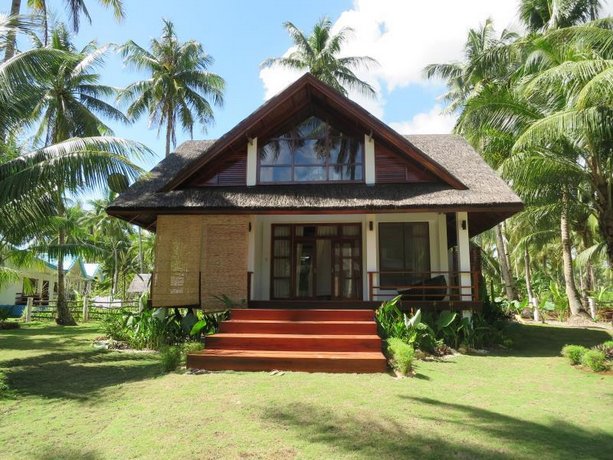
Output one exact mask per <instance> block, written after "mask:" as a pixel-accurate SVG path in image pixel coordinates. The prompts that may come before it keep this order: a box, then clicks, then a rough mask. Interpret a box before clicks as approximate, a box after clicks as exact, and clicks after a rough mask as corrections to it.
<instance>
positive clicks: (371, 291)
mask: <svg viewBox="0 0 613 460" xmlns="http://www.w3.org/2000/svg"><path fill="white" fill-rule="evenodd" d="M373 297H374V289H373V272H368V300H370V301H371V302H372V301H373V300H375V299H374V298H373Z"/></svg>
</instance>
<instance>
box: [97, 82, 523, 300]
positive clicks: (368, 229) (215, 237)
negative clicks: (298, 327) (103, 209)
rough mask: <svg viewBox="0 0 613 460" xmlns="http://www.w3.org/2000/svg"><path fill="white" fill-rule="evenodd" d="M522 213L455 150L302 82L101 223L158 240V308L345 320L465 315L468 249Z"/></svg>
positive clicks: (467, 154)
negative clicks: (354, 311)
mask: <svg viewBox="0 0 613 460" xmlns="http://www.w3.org/2000/svg"><path fill="white" fill-rule="evenodd" d="M521 209H522V202H521V200H520V199H519V198H518V197H517V195H516V194H515V193H513V191H512V190H511V189H510V188H509V187H508V186H507V185H506V184H505V183H504V182H503V181H502V180H501V179H500V178H499V177H498V176H497V175H496V174H495V173H494V171H492V170H491V168H490V167H489V166H488V165H487V164H486V163H485V162H484V161H483V160H482V159H481V157H480V156H479V155H478V154H477V152H475V151H474V150H473V149H472V147H470V145H468V144H467V143H466V141H464V140H463V139H462V138H461V137H458V136H456V135H413V136H401V135H400V134H398V133H396V132H395V131H393V130H392V129H391V128H389V127H388V126H386V125H385V124H384V123H382V122H381V121H380V120H378V119H377V118H375V117H373V116H372V115H370V114H369V113H368V112H367V111H366V110H364V109H363V108H362V107H360V106H359V105H357V104H356V103H354V102H352V101H351V100H349V99H347V98H345V97H343V96H342V95H341V94H339V93H337V92H336V91H334V90H333V89H331V88H330V87H328V86H327V85H325V84H324V83H322V82H320V81H318V80H317V79H315V78H314V77H313V76H311V75H310V74H306V75H305V76H303V77H302V78H300V79H299V80H297V81H296V82H295V83H293V84H292V85H291V86H289V87H288V88H287V89H285V90H284V91H283V92H281V93H280V94H278V95H277V96H275V97H273V98H272V99H270V100H269V101H267V102H266V103H265V104H264V105H262V106H261V107H260V108H258V109H257V110H256V111H255V112H253V113H252V114H251V115H250V116H248V117H247V118H246V119H244V120H243V121H241V122H240V123H239V124H238V125H236V127H234V128H233V129H232V130H230V131H229V132H228V133H227V134H225V135H224V136H222V137H221V138H220V139H218V140H217V141H189V142H186V143H184V144H182V145H181V146H180V147H179V148H178V149H177V151H176V153H175V154H173V155H170V156H169V157H168V158H166V159H165V160H163V161H162V162H160V164H159V165H158V166H157V167H155V168H154V169H153V171H152V172H151V175H150V176H149V177H148V178H147V179H145V180H143V181H140V182H138V183H136V184H134V185H133V186H132V187H131V188H130V189H129V190H128V191H126V192H125V193H123V194H121V195H120V196H119V197H118V198H117V199H116V200H115V201H114V202H113V203H112V205H111V206H110V207H109V208H108V212H109V214H111V215H114V216H117V217H120V218H122V219H125V220H128V221H130V222H132V223H134V224H137V225H140V226H142V227H144V228H146V229H148V230H152V231H155V232H157V254H156V268H155V273H154V279H153V283H152V297H151V300H152V305H153V306H154V307H165V306H167V307H170V306H199V307H200V306H202V307H205V308H206V307H211V308H214V307H216V306H218V302H219V301H218V300H217V299H216V297H217V296H219V295H221V294H225V295H227V296H228V297H230V298H232V299H235V300H236V301H237V302H239V301H241V300H242V301H245V302H246V303H247V304H248V305H249V306H253V307H263V306H277V305H283V306H291V305H296V306H307V305H309V306H318V305H321V306H324V305H325V306H329V305H350V306H352V307H355V306H360V305H373V304H374V303H378V302H380V301H381V300H382V299H385V298H387V297H389V296H390V295H392V294H395V293H397V292H398V290H401V291H402V290H406V289H410V288H411V287H413V289H412V291H413V292H408V293H407V296H408V298H411V297H413V299H412V300H413V302H412V304H414V305H431V304H432V303H433V302H436V304H437V305H439V306H441V305H444V307H445V308H449V307H452V308H457V309H469V310H470V309H474V308H479V302H480V300H481V299H480V298H479V297H478V289H477V288H478V286H477V283H478V280H479V276H478V275H479V274H478V272H477V271H478V267H474V266H471V253H470V252H471V251H470V245H469V238H470V237H472V236H474V235H477V234H479V233H481V232H483V231H484V230H487V229H489V228H491V227H493V226H494V225H496V224H498V223H499V222H501V221H503V220H504V219H506V218H507V217H509V216H511V215H513V214H514V213H516V212H517V211H519V210H521ZM475 261H478V258H476V257H473V262H475ZM441 277H442V278H444V282H443V283H442V284H443V287H441V283H440V280H441ZM433 279H434V280H435V281H434V282H433V281H432V280H433ZM428 283H432V285H431V286H429V285H428ZM415 285H421V287H420V288H415ZM443 294H444V295H443Z"/></svg>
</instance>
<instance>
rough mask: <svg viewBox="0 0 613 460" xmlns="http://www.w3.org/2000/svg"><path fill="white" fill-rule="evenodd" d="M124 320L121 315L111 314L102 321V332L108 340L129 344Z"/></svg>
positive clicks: (128, 335)
mask: <svg viewBox="0 0 613 460" xmlns="http://www.w3.org/2000/svg"><path fill="white" fill-rule="evenodd" d="M125 323H126V320H125V317H124V316H123V315H122V314H112V315H108V316H106V317H105V318H104V319H103V320H102V330H103V331H104V335H106V336H107V337H108V338H109V339H113V340H117V341H119V342H129V341H130V334H129V332H128V330H127V328H126V324H125Z"/></svg>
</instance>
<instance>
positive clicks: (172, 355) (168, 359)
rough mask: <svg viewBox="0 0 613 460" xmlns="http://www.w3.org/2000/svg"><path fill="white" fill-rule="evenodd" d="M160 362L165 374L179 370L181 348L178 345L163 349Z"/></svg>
mask: <svg viewBox="0 0 613 460" xmlns="http://www.w3.org/2000/svg"><path fill="white" fill-rule="evenodd" d="M160 360H161V362H162V370H163V371H164V372H172V371H175V370H177V367H179V364H181V347H178V346H176V345H173V346H167V347H162V349H161V350H160Z"/></svg>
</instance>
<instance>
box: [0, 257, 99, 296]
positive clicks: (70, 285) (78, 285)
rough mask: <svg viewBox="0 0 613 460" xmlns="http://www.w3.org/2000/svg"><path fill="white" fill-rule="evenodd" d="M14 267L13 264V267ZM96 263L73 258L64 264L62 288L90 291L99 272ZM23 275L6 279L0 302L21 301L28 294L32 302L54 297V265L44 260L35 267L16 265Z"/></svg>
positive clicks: (81, 291) (70, 291)
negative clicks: (8, 280) (21, 267)
mask: <svg viewBox="0 0 613 460" xmlns="http://www.w3.org/2000/svg"><path fill="white" fill-rule="evenodd" d="M13 268H14V267H13ZM99 268H100V265H99V264H92V263H85V262H84V261H83V260H82V259H81V258H77V259H74V260H73V261H72V262H71V263H70V264H69V265H68V266H67V267H66V268H65V273H66V274H65V280H66V292H67V293H68V295H71V293H73V292H74V291H76V292H78V293H79V294H86V293H88V292H90V291H91V288H92V285H93V283H94V282H95V280H96V279H97V278H98V277H99V276H100V273H99ZM19 272H21V273H22V274H23V276H22V277H21V278H20V279H19V280H17V281H14V282H10V283H8V284H7V285H6V286H5V287H4V288H3V289H2V290H0V305H25V304H26V303H27V298H28V297H33V298H34V304H35V305H48V304H49V302H53V301H55V300H56V297H57V266H56V265H54V264H52V263H50V262H48V261H44V260H42V259H41V260H40V263H39V264H38V266H36V267H35V268H30V269H19Z"/></svg>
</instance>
